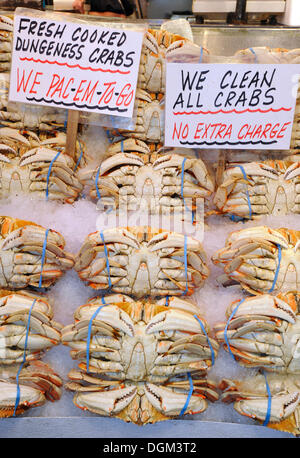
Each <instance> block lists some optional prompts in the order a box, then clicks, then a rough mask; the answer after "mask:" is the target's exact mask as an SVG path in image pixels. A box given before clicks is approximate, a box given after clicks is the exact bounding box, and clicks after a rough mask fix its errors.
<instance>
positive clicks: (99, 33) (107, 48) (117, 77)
mask: <svg viewBox="0 0 300 458" xmlns="http://www.w3.org/2000/svg"><path fill="white" fill-rule="evenodd" d="M143 35H144V34H143V33H142V32H137V31H132V30H126V29H117V28H115V29H114V28H105V27H102V26H100V25H99V24H97V25H89V24H86V23H84V22H82V23H78V22H72V21H71V22H67V21H64V22H62V21H56V20H52V19H48V18H43V17H42V18H39V17H34V16H32V17H31V16H28V15H26V16H21V15H20V16H19V15H16V16H15V20H14V41H13V53H12V65H11V80H10V93H9V99H10V100H11V101H15V102H21V103H32V104H38V105H46V106H52V107H53V106H55V107H61V108H67V109H75V110H82V111H90V112H96V113H103V114H109V115H115V116H123V117H127V118H130V117H132V113H133V107H134V99H135V91H136V84H137V76H138V70H139V62H140V53H141V47H142V41H143Z"/></svg>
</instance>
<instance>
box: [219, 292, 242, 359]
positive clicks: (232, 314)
mask: <svg viewBox="0 0 300 458" xmlns="http://www.w3.org/2000/svg"><path fill="white" fill-rule="evenodd" d="M244 300H245V299H242V300H241V301H240V302H239V303H238V305H237V306H236V307H235V308H234V310H233V312H232V313H231V315H230V317H229V318H228V320H227V323H226V326H225V329H224V340H225V342H226V345H227V348H228V351H229V353H230V354H231V356H232V358H233V359H234V360H235V356H234V354H233V353H232V351H231V348H230V345H229V341H228V337H227V330H228V326H229V323H230V320H231V319H232V318H233V317H234V315H235V314H236V311H237V309H238V308H239V306H240V305H241V304H242V303H243V302H244Z"/></svg>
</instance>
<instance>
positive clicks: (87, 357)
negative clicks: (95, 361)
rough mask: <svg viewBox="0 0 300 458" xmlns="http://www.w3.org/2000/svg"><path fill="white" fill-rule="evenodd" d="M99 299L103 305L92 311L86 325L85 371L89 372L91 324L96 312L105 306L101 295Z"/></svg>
mask: <svg viewBox="0 0 300 458" xmlns="http://www.w3.org/2000/svg"><path fill="white" fill-rule="evenodd" d="M101 300H102V304H103V305H100V306H99V307H98V308H97V310H96V311H95V312H94V313H93V315H92V317H91V318H90V321H89V326H88V335H87V340H86V368H87V372H88V373H89V370H90V342H91V333H92V324H93V320H94V319H95V318H96V316H97V315H98V313H99V312H100V310H101V309H103V307H105V306H106V305H108V304H106V303H105V300H104V298H103V297H101Z"/></svg>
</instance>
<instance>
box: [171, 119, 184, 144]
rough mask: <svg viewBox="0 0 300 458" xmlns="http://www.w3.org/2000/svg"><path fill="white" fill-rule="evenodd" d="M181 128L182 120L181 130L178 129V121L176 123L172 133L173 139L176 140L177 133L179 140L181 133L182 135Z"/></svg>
mask: <svg viewBox="0 0 300 458" xmlns="http://www.w3.org/2000/svg"><path fill="white" fill-rule="evenodd" d="M181 128H182V122H181V123H180V127H179V130H177V125H176V122H175V123H174V128H173V135H172V139H173V140H174V137H175V135H176V136H177V139H178V140H179V138H180V135H181Z"/></svg>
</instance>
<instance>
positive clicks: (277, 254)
mask: <svg viewBox="0 0 300 458" xmlns="http://www.w3.org/2000/svg"><path fill="white" fill-rule="evenodd" d="M299 239H300V231H294V230H291V229H286V228H281V229H271V228H269V227H268V226H257V227H252V228H248V229H242V230H240V231H234V232H232V233H231V234H230V235H229V236H228V238H227V240H226V242H225V247H224V248H222V249H220V250H218V251H217V252H216V253H215V254H214V255H213V257H212V261H213V262H214V263H215V264H217V265H222V266H223V267H224V272H225V275H224V276H222V277H221V278H220V279H219V280H220V282H221V283H222V284H223V285H228V284H236V283H237V284H240V285H241V287H242V288H244V289H245V290H247V291H249V292H251V293H252V294H261V293H272V294H277V293H279V292H289V291H297V290H299V288H300V283H299V282H300V270H299V269H300V267H299V266H300V252H299V246H300V244H299Z"/></svg>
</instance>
